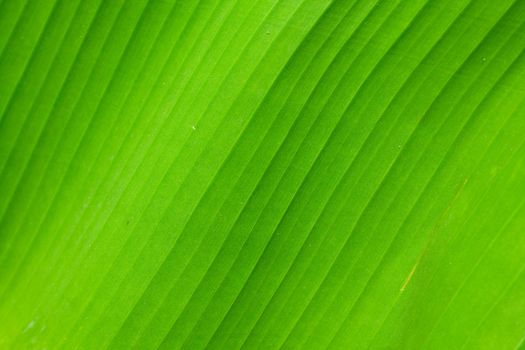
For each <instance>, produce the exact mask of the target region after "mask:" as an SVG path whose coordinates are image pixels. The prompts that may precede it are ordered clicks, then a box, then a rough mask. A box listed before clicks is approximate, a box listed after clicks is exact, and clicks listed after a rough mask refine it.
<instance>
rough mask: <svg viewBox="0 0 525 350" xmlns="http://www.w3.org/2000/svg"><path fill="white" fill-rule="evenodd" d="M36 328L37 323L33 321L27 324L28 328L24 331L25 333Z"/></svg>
mask: <svg viewBox="0 0 525 350" xmlns="http://www.w3.org/2000/svg"><path fill="white" fill-rule="evenodd" d="M34 326H35V321H34V320H33V321H31V322H29V323H28V324H27V326H26V328H25V329H24V332H27V331H28V330H30V329H31V328H33V327H34Z"/></svg>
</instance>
